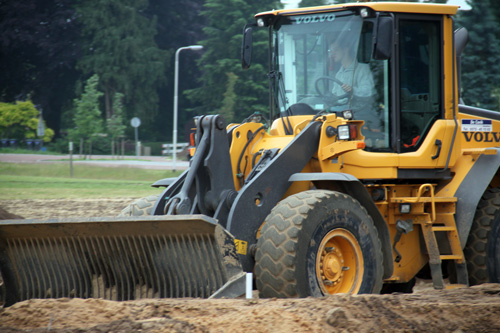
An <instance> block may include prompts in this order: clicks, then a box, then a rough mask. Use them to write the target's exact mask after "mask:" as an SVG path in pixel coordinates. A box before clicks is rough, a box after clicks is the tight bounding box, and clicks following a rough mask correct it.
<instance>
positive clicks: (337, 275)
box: [316, 229, 363, 294]
mask: <svg viewBox="0 0 500 333" xmlns="http://www.w3.org/2000/svg"><path fill="white" fill-rule="evenodd" d="M317 253H318V256H317V261H316V267H317V271H316V275H317V278H318V282H319V285H320V287H321V289H322V290H323V293H325V294H335V293H356V292H357V291H358V290H359V288H360V286H361V279H362V275H363V257H362V253H361V248H360V246H359V244H358V242H357V240H356V238H355V237H354V235H353V234H352V233H350V232H349V231H347V230H345V229H335V230H332V231H330V232H329V233H328V234H327V235H325V237H324V238H323V240H322V241H321V244H320V246H319V248H318V252H317Z"/></svg>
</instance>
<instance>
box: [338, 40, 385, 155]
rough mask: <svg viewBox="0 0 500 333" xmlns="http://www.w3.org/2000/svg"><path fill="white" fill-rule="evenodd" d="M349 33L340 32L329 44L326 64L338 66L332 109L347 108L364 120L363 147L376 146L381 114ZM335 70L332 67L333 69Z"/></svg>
mask: <svg viewBox="0 0 500 333" xmlns="http://www.w3.org/2000/svg"><path fill="white" fill-rule="evenodd" d="M355 49H356V47H355V41H354V38H352V36H348V35H343V36H342V35H341V36H340V37H339V38H337V39H336V40H335V41H334V42H333V43H331V44H330V49H329V55H330V63H332V64H334V65H335V66H336V68H338V70H337V72H336V74H335V79H337V80H338V81H339V82H340V83H341V84H338V83H336V84H334V86H333V89H332V94H333V95H334V97H335V98H337V99H338V101H337V103H336V104H337V105H336V106H333V107H332V110H333V111H344V110H351V111H352V113H353V115H354V119H359V120H364V121H365V124H364V125H363V135H364V136H365V138H366V139H365V143H366V146H367V147H373V146H375V147H376V146H378V145H379V143H380V142H382V143H383V141H381V139H383V136H382V133H381V130H382V120H381V118H380V117H381V115H380V114H378V113H377V108H376V107H375V84H374V81H373V74H372V72H371V70H370V66H369V65H368V64H365V63H359V62H358V61H357V59H356V56H355V55H356V53H355ZM334 70H335V69H334Z"/></svg>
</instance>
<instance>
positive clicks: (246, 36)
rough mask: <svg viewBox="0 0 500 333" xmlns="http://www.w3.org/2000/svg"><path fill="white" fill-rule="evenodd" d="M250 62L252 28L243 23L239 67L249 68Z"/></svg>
mask: <svg viewBox="0 0 500 333" xmlns="http://www.w3.org/2000/svg"><path fill="white" fill-rule="evenodd" d="M251 63H252V28H251V27H248V25H245V28H244V29H243V43H242V45H241V67H242V68H243V69H248V68H250V65H251Z"/></svg>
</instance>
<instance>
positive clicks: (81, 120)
mask: <svg viewBox="0 0 500 333" xmlns="http://www.w3.org/2000/svg"><path fill="white" fill-rule="evenodd" d="M98 84H99V75H97V74H94V75H92V76H91V77H90V78H89V79H88V80H87V82H86V85H85V91H84V93H83V94H82V96H81V97H80V98H78V99H75V101H74V104H75V116H74V122H75V128H74V129H72V130H70V131H69V134H70V138H71V139H72V140H75V139H80V154H81V153H82V150H83V147H82V146H83V144H84V143H88V144H89V153H91V150H92V149H91V145H92V138H93V136H95V135H96V134H97V133H100V132H102V115H101V110H100V109H99V98H100V97H101V96H102V95H103V93H102V92H100V91H98V90H97V85H98Z"/></svg>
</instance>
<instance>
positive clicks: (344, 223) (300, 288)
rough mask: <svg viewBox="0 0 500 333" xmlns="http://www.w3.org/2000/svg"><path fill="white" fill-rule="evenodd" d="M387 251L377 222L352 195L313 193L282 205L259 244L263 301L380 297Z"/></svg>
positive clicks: (257, 271)
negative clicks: (341, 295) (344, 295)
mask: <svg viewBox="0 0 500 333" xmlns="http://www.w3.org/2000/svg"><path fill="white" fill-rule="evenodd" d="M382 258H383V257H382V250H381V244H380V240H379V238H378V233H377V230H376V228H375V226H374V224H373V220H372V218H371V217H370V216H369V215H368V213H367V212H366V210H365V209H364V208H363V207H362V206H361V204H360V203H359V202H358V201H356V200H355V199H353V198H352V197H350V196H348V195H346V194H343V193H339V192H333V191H326V190H312V191H305V192H301V193H298V194H295V195H292V196H290V197H288V198H286V199H285V200H283V201H281V202H280V203H279V204H278V205H277V206H276V207H275V208H274V209H273V210H272V212H271V213H270V214H269V216H268V217H267V218H266V221H265V223H264V226H263V227H262V231H261V237H260V238H259V240H258V242H257V251H256V256H255V260H256V265H255V274H256V280H257V288H258V289H259V292H260V296H261V297H307V296H314V297H319V296H323V295H328V294H335V293H351V294H359V293H378V292H380V290H381V288H382V275H383V265H382V260H383V259H382Z"/></svg>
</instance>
